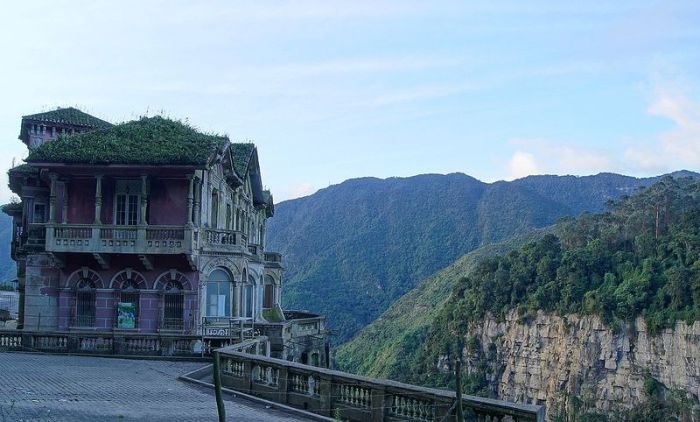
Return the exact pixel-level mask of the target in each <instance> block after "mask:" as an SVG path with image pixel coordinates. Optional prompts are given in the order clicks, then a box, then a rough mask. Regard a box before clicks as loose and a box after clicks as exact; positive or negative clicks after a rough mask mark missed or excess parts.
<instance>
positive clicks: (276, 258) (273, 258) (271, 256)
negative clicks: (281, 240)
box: [264, 252, 282, 265]
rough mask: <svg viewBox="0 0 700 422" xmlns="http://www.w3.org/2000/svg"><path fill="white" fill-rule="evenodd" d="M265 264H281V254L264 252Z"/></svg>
mask: <svg viewBox="0 0 700 422" xmlns="http://www.w3.org/2000/svg"><path fill="white" fill-rule="evenodd" d="M264 257H265V262H270V263H274V264H280V265H281V264H282V254H280V253H278V252H265V255H264Z"/></svg>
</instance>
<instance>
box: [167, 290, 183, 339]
mask: <svg viewBox="0 0 700 422" xmlns="http://www.w3.org/2000/svg"><path fill="white" fill-rule="evenodd" d="M164 290H165V291H164V295H163V329H164V330H182V329H183V328H184V318H183V315H184V310H185V306H184V305H185V296H184V294H183V292H182V285H180V283H178V282H177V281H175V280H170V281H168V282H167V283H166V285H165V289H164Z"/></svg>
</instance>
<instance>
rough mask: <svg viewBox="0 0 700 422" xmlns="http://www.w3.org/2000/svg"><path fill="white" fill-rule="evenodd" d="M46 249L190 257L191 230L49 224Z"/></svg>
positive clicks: (161, 227)
mask: <svg viewBox="0 0 700 422" xmlns="http://www.w3.org/2000/svg"><path fill="white" fill-rule="evenodd" d="M46 250H47V251H48V252H84V253H124V254H191V253H192V251H193V241H192V229H190V228H187V227H184V226H116V225H105V224H56V225H47V226H46Z"/></svg>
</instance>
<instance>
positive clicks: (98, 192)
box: [95, 174, 103, 224]
mask: <svg viewBox="0 0 700 422" xmlns="http://www.w3.org/2000/svg"><path fill="white" fill-rule="evenodd" d="M102 177H103V176H102V175H101V174H98V175H97V176H95V224H102Z"/></svg>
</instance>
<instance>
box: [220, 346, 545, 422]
mask: <svg viewBox="0 0 700 422" xmlns="http://www.w3.org/2000/svg"><path fill="white" fill-rule="evenodd" d="M217 352H218V354H219V356H220V361H221V365H220V366H219V368H220V375H221V381H222V384H223V385H224V386H225V387H228V388H231V389H234V390H237V391H241V392H243V393H246V394H250V395H254V396H258V397H261V398H264V399H266V400H271V401H275V402H278V403H283V404H286V405H289V406H293V407H298V408H301V409H305V410H307V411H310V412H313V413H316V414H319V415H323V416H326V417H333V416H336V417H338V416H339V417H340V419H342V420H349V421H378V422H379V421H391V422H395V421H425V422H437V421H443V420H455V417H454V416H455V407H454V404H455V393H454V392H452V391H446V390H437V389H433V388H425V387H419V386H415V385H410V384H404V383H399V382H394V381H388V380H381V379H373V378H367V377H362V376H358V375H353V374H349V373H345V372H340V371H333V370H329V369H325V368H318V367H314V366H309V365H302V364H299V363H294V362H288V361H285V360H281V359H275V358H270V357H265V356H257V355H253V354H248V353H242V352H240V351H237V350H236V349H235V348H223V349H218V350H217ZM462 408H463V409H464V420H465V421H472V420H474V421H486V420H491V421H493V420H498V421H503V420H512V421H532V422H543V421H544V418H545V409H544V407H543V406H536V405H528V404H517V403H512V402H507V401H502V400H493V399H487V398H481V397H475V396H463V398H462ZM336 412H337V413H336ZM338 413H339V414H338Z"/></svg>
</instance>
